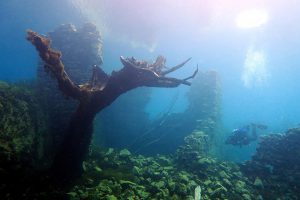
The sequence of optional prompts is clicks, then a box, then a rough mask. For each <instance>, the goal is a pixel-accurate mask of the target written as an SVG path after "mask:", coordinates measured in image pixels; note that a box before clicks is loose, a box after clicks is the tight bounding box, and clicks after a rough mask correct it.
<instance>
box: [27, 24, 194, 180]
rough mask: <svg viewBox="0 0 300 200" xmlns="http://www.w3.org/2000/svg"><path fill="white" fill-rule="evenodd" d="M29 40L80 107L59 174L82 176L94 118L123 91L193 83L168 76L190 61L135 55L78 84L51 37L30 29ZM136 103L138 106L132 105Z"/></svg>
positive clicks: (60, 153)
mask: <svg viewBox="0 0 300 200" xmlns="http://www.w3.org/2000/svg"><path fill="white" fill-rule="evenodd" d="M27 33H28V35H27V40H29V41H30V42H31V43H32V44H33V45H34V46H35V48H36V50H37V51H38V52H39V56H40V57H41V59H42V60H43V61H44V62H45V65H44V67H45V68H46V69H47V70H48V71H49V72H50V73H51V74H52V75H53V77H54V78H55V79H56V80H57V82H58V87H59V89H60V90H61V91H62V92H63V94H64V95H66V96H67V97H71V98H74V99H77V100H78V101H79V106H78V108H77V110H76V112H75V113H74V115H73V117H72V118H71V121H70V124H69V128H68V130H67V132H66V133H65V138H64V140H63V142H62V145H61V148H60V149H59V151H58V153H57V155H56V157H55V159H54V162H53V165H52V170H53V172H54V175H55V176H58V177H64V178H66V179H70V178H73V177H76V176H79V175H81V173H82V162H83V160H84V159H85V156H86V154H87V152H88V149H89V145H90V142H91V138H92V133H93V130H92V125H93V120H94V118H95V116H96V114H97V113H98V112H100V111H101V110H102V109H103V108H105V107H106V106H108V105H110V104H111V103H112V102H113V101H114V100H115V99H116V98H118V96H120V95H121V94H123V93H125V92H127V91H129V90H131V89H134V88H137V87H140V86H146V87H177V86H179V85H181V84H184V85H190V82H188V80H189V79H191V78H194V77H195V75H196V74H197V72H198V69H197V70H196V71H195V72H194V74H193V75H192V76H190V77H187V78H185V79H176V78H170V77H166V76H165V75H167V74H169V73H171V72H173V71H175V70H177V69H179V68H181V67H182V66H183V65H184V64H186V63H187V62H188V61H189V60H190V58H189V59H187V60H186V61H184V62H183V63H181V64H179V65H177V66H175V67H172V68H166V67H165V63H166V59H165V58H164V57H162V56H159V57H158V58H157V59H156V61H155V62H154V63H151V64H149V63H147V62H145V61H139V60H136V59H135V58H123V57H121V58H120V59H121V62H122V64H123V68H122V69H121V70H119V71H113V72H112V74H111V75H108V74H106V73H105V72H104V71H103V70H102V69H101V68H99V67H98V66H95V67H94V68H93V74H92V77H91V79H90V81H89V82H87V83H85V84H83V85H76V84H75V83H74V82H73V81H72V80H71V79H70V78H69V76H68V74H67V73H66V72H65V70H64V65H63V63H62V61H61V53H60V52H59V51H55V50H53V49H51V47H50V43H51V41H50V39H49V38H46V37H44V36H41V35H39V34H38V33H36V32H33V31H31V30H29V31H28V32H27ZM132 106H134V105H132Z"/></svg>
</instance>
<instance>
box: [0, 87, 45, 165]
mask: <svg viewBox="0 0 300 200" xmlns="http://www.w3.org/2000/svg"><path fill="white" fill-rule="evenodd" d="M31 87H33V88H34V85H32V86H31ZM44 120H45V119H44V116H43V114H42V112H41V111H40V109H39V106H38V104H37V100H36V97H35V93H34V89H30V88H29V87H27V86H22V85H9V84H7V83H4V82H0V157H1V159H4V160H15V161H20V160H22V161H26V162H28V161H29V162H31V164H33V162H37V160H38V159H40V158H41V156H42V153H43V152H42V151H43V149H42V146H41V143H42V141H41V140H42V138H41V134H42V132H43V131H44V126H43V124H44V123H45V121H44ZM3 162H4V161H2V163H3ZM36 164H37V163H36Z"/></svg>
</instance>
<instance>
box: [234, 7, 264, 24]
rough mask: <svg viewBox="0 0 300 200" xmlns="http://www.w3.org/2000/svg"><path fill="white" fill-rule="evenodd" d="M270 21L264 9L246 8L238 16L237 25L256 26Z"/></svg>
mask: <svg viewBox="0 0 300 200" xmlns="http://www.w3.org/2000/svg"><path fill="white" fill-rule="evenodd" d="M267 21H268V13H267V12H266V11H264V10H246V11H243V12H241V13H239V14H238V16H237V17H236V21H235V22H236V25H237V27H239V28H255V27H259V26H261V25H263V24H265V23H267Z"/></svg>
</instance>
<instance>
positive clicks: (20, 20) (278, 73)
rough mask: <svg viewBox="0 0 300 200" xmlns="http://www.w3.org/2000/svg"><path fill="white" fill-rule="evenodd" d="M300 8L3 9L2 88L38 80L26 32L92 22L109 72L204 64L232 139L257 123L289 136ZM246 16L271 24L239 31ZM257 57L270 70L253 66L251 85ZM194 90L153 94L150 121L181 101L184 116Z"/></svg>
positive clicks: (27, 3)
mask: <svg viewBox="0 0 300 200" xmlns="http://www.w3.org/2000/svg"><path fill="white" fill-rule="evenodd" d="M299 5H300V2H298V1H296V0H295V1H293V0H291V1H289V2H286V1H283V0H279V1H276V2H273V1H267V0H263V1H243V3H241V2H239V1H233V0H232V1H228V2H226V3H222V2H221V1H217V0H214V1H209V2H208V1H196V0H193V1H190V3H186V1H183V0H178V1H169V0H162V1H158V0H154V1H150V0H146V1H137V0H132V1H130V2H126V3H125V2H123V1H117V0H115V1H105V0H99V1H95V0H94V1H89V2H84V1H80V0H78V1H72V3H71V1H67V0H51V1H50V0H49V1H46V0H44V1H40V0H10V1H1V2H0V27H1V31H0V38H1V42H0V49H1V54H0V80H5V81H9V82H17V81H20V80H26V79H31V78H34V77H35V74H36V64H37V59H38V55H37V54H36V52H35V51H34V49H33V47H32V46H31V45H30V44H29V43H28V42H27V41H26V40H25V30H26V29H28V28H30V29H33V30H34V31H38V32H41V33H47V32H48V31H50V30H53V29H54V28H55V27H57V26H58V25H60V24H62V23H73V24H75V25H81V24H82V23H83V22H85V21H92V22H94V23H95V24H97V25H98V28H99V30H100V31H101V32H103V42H104V55H103V57H104V66H103V68H104V69H105V71H107V72H111V71H112V70H117V69H120V67H121V63H120V62H119V59H118V58H119V56H120V55H124V56H135V57H137V58H143V59H146V60H153V59H155V58H156V56H157V55H160V54H162V55H164V56H165V57H166V58H167V61H168V62H167V64H168V65H169V66H172V65H176V64H178V63H179V62H181V61H183V60H185V59H186V58H189V57H192V58H193V59H192V60H191V61H190V62H189V63H188V65H187V66H188V67H186V68H185V69H182V70H179V71H177V72H175V73H173V74H172V76H174V77H186V76H189V75H190V74H192V73H193V71H194V69H195V67H196V65H197V64H198V65H199V67H200V69H203V70H207V69H214V70H217V71H218V73H219V75H220V78H221V91H222V103H221V108H222V123H223V129H224V131H223V132H224V134H225V135H228V134H229V133H230V132H231V130H232V129H234V128H236V127H240V126H243V125H244V124H248V123H251V122H260V123H264V124H266V125H268V127H269V129H268V132H282V131H284V130H286V129H288V128H291V127H295V126H298V124H299V122H300V106H299V102H300V93H299V89H300V85H299V74H300V67H299V63H300V56H299V55H300V38H299V35H300V25H299V20H300V15H299V14H298V8H299ZM247 9H263V10H265V11H266V12H267V13H268V21H267V23H266V24H264V25H262V26H260V27H255V28H250V29H241V28H238V27H237V26H236V24H235V18H236V16H237V14H238V13H239V12H241V11H243V10H247ZM251 49H252V50H251ZM255 53H258V54H259V53H261V54H259V55H258V57H259V56H262V55H263V59H262V60H263V61H262V60H259V58H258V60H259V61H261V62H263V63H261V62H260V63H256V64H254V65H258V68H257V71H256V72H255V73H254V80H252V79H251V78H250V79H251V80H252V81H251V80H250V83H248V85H247V84H246V83H245V82H244V81H243V79H242V77H243V74H245V65H246V64H245V63H246V61H247V55H248V56H249V57H250V58H249V59H248V61H249V60H250V61H253V59H254V60H255ZM251 59H252V60H251ZM250 65H251V64H250ZM262 68H263V69H264V70H262ZM252 78H253V77H252ZM188 89H189V88H188V87H186V86H181V87H180V88H175V89H154V90H153V95H152V100H151V102H150V103H149V105H148V106H147V108H146V110H147V112H148V113H149V114H150V117H152V118H153V119H154V118H155V117H156V116H157V115H158V114H159V113H161V112H162V111H165V110H167V109H168V105H169V103H170V102H171V101H172V98H173V97H174V95H178V94H179V99H178V100H177V102H176V104H175V106H174V108H173V110H172V112H181V111H183V110H184V109H185V108H186V107H187V101H186V97H185V93H186V91H188ZM236 148H238V149H239V147H228V151H229V152H231V151H232V152H236V151H235V150H236ZM254 149H255V145H251V146H250V147H246V148H242V149H239V151H238V152H239V153H238V155H234V154H232V155H231V156H229V158H230V159H233V160H237V161H239V160H244V159H247V158H249V156H250V155H251V154H252V153H253V151H254Z"/></svg>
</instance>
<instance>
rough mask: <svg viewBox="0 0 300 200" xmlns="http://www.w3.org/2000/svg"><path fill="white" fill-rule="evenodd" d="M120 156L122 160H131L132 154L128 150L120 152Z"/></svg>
mask: <svg viewBox="0 0 300 200" xmlns="http://www.w3.org/2000/svg"><path fill="white" fill-rule="evenodd" d="M119 155H120V157H121V158H129V157H130V156H131V153H130V151H129V150H128V149H123V150H121V151H120V154H119Z"/></svg>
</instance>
